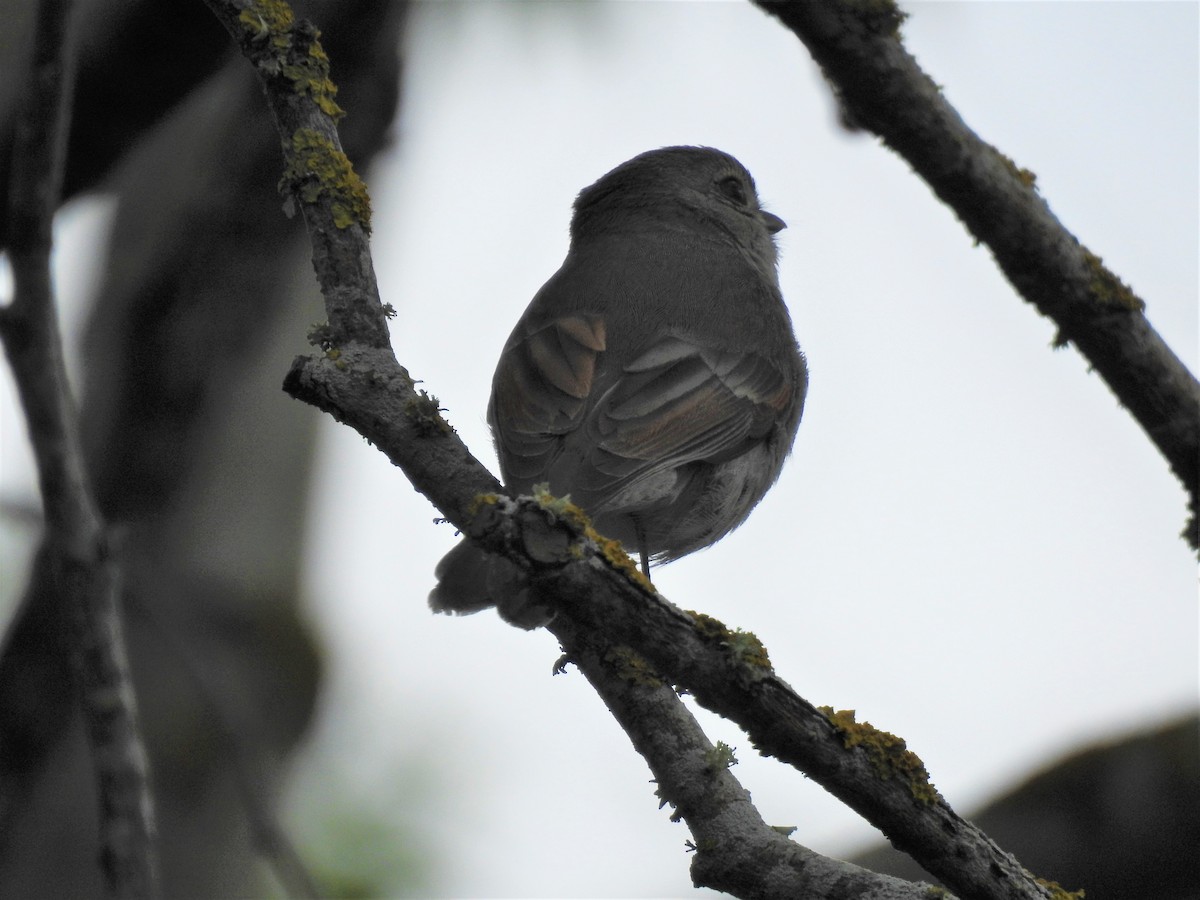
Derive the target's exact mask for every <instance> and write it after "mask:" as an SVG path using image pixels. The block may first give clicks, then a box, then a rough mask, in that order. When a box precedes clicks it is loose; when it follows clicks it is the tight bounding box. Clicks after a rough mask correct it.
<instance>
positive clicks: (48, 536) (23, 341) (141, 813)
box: [0, 0, 158, 900]
mask: <svg viewBox="0 0 1200 900" xmlns="http://www.w3.org/2000/svg"><path fill="white" fill-rule="evenodd" d="M70 11H71V4H70V2H69V0H41V2H40V3H39V4H38V10H37V19H36V32H35V39H34V51H33V60H32V68H31V73H30V74H31V78H30V81H29V87H28V90H27V91H26V93H25V95H24V105H23V109H22V111H21V113H20V115H19V116H18V117H17V126H16V133H15V136H14V140H13V162H12V171H11V179H12V180H11V185H10V191H9V208H8V209H7V210H6V213H7V222H8V223H9V234H10V236H11V241H10V244H9V255H10V259H11V261H12V268H13V279H14V288H15V290H14V295H13V301H12V303H11V304H10V305H9V306H8V307H5V308H3V309H0V340H3V343H4V348H5V351H6V353H7V355H8V359H9V363H10V365H11V366H12V369H13V375H14V378H15V381H16V385H17V392H18V395H19V396H20V398H21V404H22V406H23V408H24V411H25V418H26V421H27V422H28V426H29V434H30V440H31V443H32V444H33V450H34V457H35V460H36V463H37V469H38V479H39V484H40V487H41V495H42V503H43V507H44V517H45V534H44V537H43V547H42V551H43V552H44V553H45V554H46V555H47V557H48V560H49V563H50V567H51V570H52V572H53V584H54V588H55V592H56V594H57V598H58V600H57V602H60V603H64V604H67V605H68V608H69V610H70V619H71V621H72V624H73V635H72V637H73V641H72V645H73V646H72V662H73V671H74V673H75V678H76V681H77V683H78V688H79V695H80V703H81V706H82V709H83V714H84V720H85V722H86V725H87V733H88V737H89V740H90V742H91V748H92V762H93V767H94V770H95V773H96V780H97V785H98V789H99V791H98V793H99V801H100V815H99V820H100V848H101V849H100V865H101V869H102V871H103V874H104V881H105V885H106V888H107V891H108V893H109V895H110V896H112V897H115V898H121V900H125V898H130V900H133V898H139V900H140V898H149V897H156V896H158V865H157V860H156V855H155V848H154V816H153V806H152V798H151V794H150V787H149V779H148V767H147V763H146V755H145V749H144V747H143V745H142V741H141V735H140V733H139V731H138V725H137V713H136V704H135V701H134V694H133V687H132V684H131V681H130V677H129V664H128V661H127V657H126V652H125V645H124V640H123V637H122V631H121V620H120V614H119V610H118V602H117V601H118V596H119V580H120V579H119V574H118V572H117V569H116V566H115V565H114V563H113V561H112V556H111V554H110V552H109V547H108V542H107V540H106V536H105V531H104V524H103V522H102V521H101V520H100V517H99V514H98V513H97V511H96V506H95V503H94V501H93V499H92V495H91V491H90V488H89V485H88V481H87V477H86V474H85V472H84V468H83V462H82V459H83V457H82V453H81V449H80V441H79V433H78V421H77V417H76V414H75V409H74V404H73V403H72V401H71V397H70V393H69V389H68V386H67V380H66V371H65V367H64V364H63V351H62V339H61V336H60V333H59V326H58V318H57V313H56V311H55V308H54V298H53V288H52V283H51V278H50V250H51V225H52V222H53V216H54V209H55V206H56V205H57V200H58V195H59V186H60V182H61V177H62V175H61V173H62V161H63V155H64V148H65V143H66V127H67V110H68V109H69V106H70V102H69V100H70V85H71V78H70V75H69V71H68V68H69V56H70V54H69V53H68V51H67V47H68V40H67V36H68V27H67V26H68V20H69V17H70Z"/></svg>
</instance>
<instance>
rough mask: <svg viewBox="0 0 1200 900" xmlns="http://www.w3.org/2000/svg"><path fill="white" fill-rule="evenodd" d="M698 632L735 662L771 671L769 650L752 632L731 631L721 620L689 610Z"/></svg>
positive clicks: (736, 629) (737, 629)
mask: <svg viewBox="0 0 1200 900" xmlns="http://www.w3.org/2000/svg"><path fill="white" fill-rule="evenodd" d="M687 612H688V615H690V616H691V617H692V623H693V624H694V625H695V628H696V631H697V632H699V634H700V636H701V637H703V638H704V639H705V640H709V641H715V642H717V643H719V644H721V645H722V646H724V647H725V648H727V649H728V650H729V652H730V655H732V656H733V658H734V659H735V660H737V661H738V662H739V663H744V664H746V665H749V666H755V667H758V668H762V669H766V670H768V671H770V670H771V657H770V656H769V655H768V654H767V648H766V647H765V646H763V642H762V641H760V640H759V639H758V636H757V635H756V634H754V632H752V631H742V629H740V628H734V629H731V628H730V627H729V626H728V625H726V624H725V623H724V622H722V621H721V620H720V619H716V618H713V617H712V616H710V615H707V614H705V613H700V612H694V611H692V610H688V611H687Z"/></svg>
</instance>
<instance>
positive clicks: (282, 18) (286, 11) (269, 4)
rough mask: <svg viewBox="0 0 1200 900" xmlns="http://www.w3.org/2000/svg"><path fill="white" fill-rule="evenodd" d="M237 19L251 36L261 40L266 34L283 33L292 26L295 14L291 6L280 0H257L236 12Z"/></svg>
mask: <svg viewBox="0 0 1200 900" xmlns="http://www.w3.org/2000/svg"><path fill="white" fill-rule="evenodd" d="M238 21H239V22H241V24H242V27H243V28H245V29H246V31H247V32H249V33H250V36H251V37H252V38H255V39H258V40H261V39H263V38H265V37H266V36H267V35H268V34H271V35H280V34H283V33H285V32H286V31H287V30H288V29H289V28H291V27H292V22H294V21H295V16H293V15H292V8H291V7H290V6H288V5H287V4H286V3H283V2H281V0H258V2H256V3H254V4H252V5H251V6H250V7H249V8H248V9H243V10H242V11H241V12H240V13H239V14H238Z"/></svg>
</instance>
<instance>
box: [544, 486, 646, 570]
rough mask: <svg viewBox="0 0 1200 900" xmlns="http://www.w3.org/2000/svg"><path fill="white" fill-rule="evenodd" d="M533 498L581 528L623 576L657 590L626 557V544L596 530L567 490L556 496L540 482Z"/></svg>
mask: <svg viewBox="0 0 1200 900" xmlns="http://www.w3.org/2000/svg"><path fill="white" fill-rule="evenodd" d="M533 499H534V500H536V501H537V502H538V504H539V505H540V506H541V507H542V508H543V509H548V510H550V511H551V512H552V513H554V514H555V515H557V516H560V517H562V518H563V519H566V520H567V521H568V522H570V523H571V524H572V525H574V526H575V527H576V528H578V529H579V530H580V531H582V532H583V536H584V537H585V538H587V539H588V540H589V541H591V542H592V543H594V544H595V545H596V546H597V547H598V548H599V550H600V555H601V556H603V557H604V558H605V559H606V560H607V561H608V563H609V564H610V565H611V566H612V567H613V568H614V569H617V570H618V571H620V572H622V573H623V574H624V575H625V577H626V578H628V579H629V580H630V581H633V582H634V583H635V584H637V585H639V586H640V587H642V588H643V589H644V590H646V591H649V592H650V593H651V594H657V593H658V590H657V589H656V588H655V587H654V585H653V584H651V583H650V579H649V578H647V577H646V576H645V575H644V574H642V570H641V569H639V568H638V565H637V563H635V562H634V561H633V560H632V559H630V558H629V554H627V553H626V552H625V548H623V547H622V546H621V542H620V541H616V540H613V539H612V538H607V537H605V536H604V535H602V534H601V533H600V532H598V531H597V530H596V529H595V528H594V527H593V526H592V520H591V519H589V518H588V514H587V513H586V512H584V511H583V509H582V508H581V507H579V506H576V505H575V504H574V503H572V502H571V495H570V494H567V495H566V496H565V497H555V496H554V495H553V494H551V493H550V485H549V484H548V483H544V482H543V483H542V484H535V485H534V486H533Z"/></svg>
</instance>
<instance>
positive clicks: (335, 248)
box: [206, 0, 1049, 900]
mask: <svg viewBox="0 0 1200 900" xmlns="http://www.w3.org/2000/svg"><path fill="white" fill-rule="evenodd" d="M206 2H207V3H208V5H209V6H210V7H211V8H212V9H213V11H214V13H215V14H216V15H217V16H218V18H219V19H220V20H221V21H222V22H223V23H224V24H225V26H226V28H227V29H228V30H229V31H230V33H231V34H232V35H233V36H234V37H235V39H236V40H237V41H238V43H239V44H240V46H241V47H242V50H243V52H244V53H245V55H246V56H247V57H248V58H249V59H250V60H251V62H252V63H253V64H254V65H255V68H256V70H257V71H258V73H259V75H260V77H261V79H262V81H263V84H264V86H265V88H266V91H267V96H268V103H269V104H270V106H271V109H272V111H273V113H274V115H275V117H276V120H277V123H278V125H279V129H280V133H281V135H282V136H283V141H282V143H283V150H284V157H285V177H284V181H285V183H286V185H287V186H288V187H289V188H290V190H291V192H292V196H293V198H294V202H295V203H296V204H297V205H298V206H299V208H300V210H301V212H302V213H303V214H304V217H305V220H306V222H307V224H308V229H309V233H310V236H311V238H312V241H313V246H314V268H315V270H316V273H317V278H318V281H319V282H320V285H321V290H322V293H323V294H324V296H325V301H326V310H327V313H328V316H329V322H328V325H326V326H322V327H321V328H319V329H317V330H316V331H315V332H314V333H313V335H312V340H313V342H314V343H316V344H318V345H319V346H320V347H321V349H322V351H323V353H322V354H321V355H317V356H308V357H299V358H297V359H296V360H295V361H294V362H293V364H292V368H291V370H290V371H289V373H288V375H287V377H286V379H285V382H284V389H285V390H286V391H287V392H288V393H290V394H291V395H292V396H294V397H296V398H298V399H301V400H304V401H305V402H307V403H310V404H312V405H314V406H316V407H317V408H319V409H321V410H323V411H325V412H328V413H329V414H330V415H332V416H334V418H336V419H337V420H338V421H340V422H343V423H345V424H348V425H350V426H351V427H353V428H354V429H355V430H357V431H358V432H359V433H360V434H362V435H363V436H364V437H366V438H367V439H368V440H369V441H370V442H372V443H373V444H375V445H376V446H377V447H379V449H381V450H382V451H383V452H384V453H386V454H387V456H388V457H389V458H390V459H391V460H392V461H393V462H394V463H395V464H396V465H398V466H399V467H400V468H401V469H402V470H403V471H404V473H405V474H406V475H407V476H408V478H409V480H410V481H411V482H412V483H413V485H414V486H415V487H416V488H417V489H418V490H419V491H421V492H422V493H423V494H425V495H426V496H427V497H429V499H430V500H431V501H432V502H433V503H434V504H435V505H437V506H438V507H439V508H440V509H441V510H442V512H443V513H444V514H445V515H446V517H447V518H448V519H449V520H450V521H451V522H453V523H454V524H455V525H456V526H457V527H458V528H459V529H460V530H462V531H464V532H466V533H467V534H469V535H470V536H471V537H472V538H474V539H476V540H477V541H479V542H480V543H481V544H482V545H483V546H485V547H486V548H487V549H489V550H492V551H494V552H500V553H503V554H504V555H506V556H507V557H508V558H510V559H512V560H513V561H514V562H516V563H517V565H518V566H520V567H521V568H522V569H524V570H525V571H526V572H527V573H528V576H529V578H530V583H531V587H532V588H533V590H534V591H535V592H536V594H537V596H538V598H539V600H541V601H542V602H545V603H546V604H547V605H549V606H550V607H551V608H552V609H553V610H554V611H555V612H556V613H557V617H556V618H555V619H554V621H553V622H552V623H551V628H552V630H553V631H554V632H555V634H556V635H558V636H559V638H560V640H561V641H562V642H563V645H564V647H565V649H566V652H567V654H568V657H569V658H572V659H576V660H577V661H579V663H580V665H581V667H583V668H584V671H585V673H586V674H587V676H588V678H589V679H590V680H593V683H594V684H595V685H596V687H597V690H599V691H600V692H601V694H602V695H603V696H604V697H605V699H606V700H608V701H610V705H614V706H615V707H616V708H615V709H614V713H615V714H616V715H617V717H618V718H619V719H620V720H621V721H622V724H623V725H625V726H626V729H627V731H628V732H629V734H630V736H631V738H632V739H633V741H634V743H635V745H636V746H637V748H638V750H639V751H640V752H642V753H643V755H645V756H646V758H647V760H648V762H649V764H650V766H651V769H652V770H653V771H654V772H655V773H656V774H657V775H658V776H659V782H660V792H661V795H662V797H663V799H665V800H667V801H668V802H672V803H674V804H675V805H676V807H677V808H678V809H679V810H680V812H681V814H683V815H684V817H685V818H687V819H688V822H689V825H690V826H692V827H693V829H694V834H695V835H696V837H697V842H698V845H699V849H700V853H699V854H698V856H697V862H696V866H695V867H694V870H693V872H694V877H695V878H696V879H697V881H698V882H702V883H709V884H714V885H719V886H721V887H722V888H723V889H733V888H734V886H736V887H737V890H739V891H744V892H745V894H744V895H745V896H775V895H776V894H774V893H772V891H773V890H775V889H776V888H775V887H774V886H775V885H778V886H779V887H778V890H779V891H780V892H781V893H779V894H778V895H780V896H782V895H784V893H783V892H790V893H791V895H795V891H794V890H793V889H794V888H795V887H796V885H798V884H800V883H801V882H799V881H793V880H790V879H792V878H801V877H803V875H802V874H800V873H799V872H798V871H797V869H799V868H806V867H808V866H810V865H815V864H814V863H812V862H811V860H810V859H809V857H808V856H806V854H807V853H809V851H805V850H804V849H803V848H799V847H796V848H795V849H792V847H793V845H791V844H790V843H787V842H781V839H780V836H778V835H776V834H775V833H774V832H772V831H770V830H769V829H765V828H764V827H763V825H762V822H761V819H760V818H758V816H757V814H756V813H754V814H752V815H751V814H749V813H748V812H747V810H748V809H749V808H750V807H749V803H748V801H746V800H745V799H744V794H742V793H739V792H740V790H741V789H740V787H739V786H736V782H735V781H732V778H731V777H730V778H729V779H728V780H725V778H724V776H718V775H717V770H718V769H720V768H721V767H720V766H716V765H714V764H713V762H712V750H711V747H710V746H709V745H708V743H707V741H706V740H704V739H703V737H702V736H697V735H696V734H695V733H694V731H695V723H694V720H693V721H692V722H691V724H690V725H689V724H686V720H687V719H690V716H688V715H687V713H686V710H683V709H682V707H681V705H680V701H679V700H678V698H677V697H675V695H674V692H673V691H672V690H671V689H670V688H669V687H667V685H671V684H674V685H678V686H679V687H680V688H682V689H685V690H687V691H688V692H690V693H692V694H694V695H695V696H696V699H697V700H698V701H699V702H700V703H701V704H702V705H704V706H707V707H708V708H710V709H712V710H714V711H716V712H718V713H720V714H722V715H725V716H727V717H729V718H731V719H733V720H734V721H736V722H737V723H738V724H739V725H741V726H742V727H743V728H744V729H745V730H746V731H747V733H748V734H750V736H751V738H752V739H753V740H754V742H755V744H756V745H757V746H758V747H759V748H760V750H761V751H762V752H764V753H767V754H770V755H774V756H777V757H778V758H780V759H781V760H784V761H786V762H789V763H791V764H793V765H795V766H797V767H798V768H800V769H802V770H803V771H804V772H806V773H807V774H809V775H810V776H811V777H813V778H814V780H817V781H818V782H820V783H821V784H822V785H824V786H825V787H826V788H827V789H829V790H830V791H831V792H833V793H834V794H836V795H837V796H839V797H840V798H842V799H843V800H845V801H846V802H847V803H849V804H850V805H851V806H852V807H853V808H855V809H856V810H858V811H859V812H861V813H862V814H863V815H864V816H866V817H867V818H868V819H869V820H870V821H872V822H873V823H874V824H876V825H877V826H879V827H880V828H881V829H882V830H883V831H884V832H885V833H886V834H887V835H888V836H889V837H890V838H891V839H892V840H893V841H894V842H895V843H897V845H899V846H901V847H902V848H904V849H905V850H906V851H908V852H910V853H912V854H913V855H914V857H915V858H917V859H918V860H919V861H920V862H921V864H922V865H924V866H925V867H926V868H927V869H929V871H931V872H933V873H934V874H935V875H937V876H938V877H939V878H941V879H943V880H944V881H945V882H946V883H947V884H948V885H950V886H951V887H952V888H953V889H955V890H958V891H960V892H961V893H962V894H964V895H966V896H970V897H978V898H995V900H1000V898H1005V900H1012V898H1044V897H1046V896H1049V893H1048V890H1047V889H1046V888H1044V887H1043V886H1042V885H1041V884H1039V883H1038V882H1037V881H1036V879H1034V878H1033V876H1032V875H1030V874H1029V873H1028V872H1026V871H1024V870H1023V869H1022V868H1021V866H1020V865H1019V864H1018V863H1017V862H1016V861H1015V860H1014V859H1013V858H1012V857H1011V856H1010V855H1008V854H1006V853H1004V852H1003V851H1001V850H1000V849H999V848H998V847H996V845H995V844H994V843H993V842H992V841H990V840H989V839H988V838H987V837H986V835H983V834H982V833H981V832H979V831H978V829H976V828H974V827H973V826H971V825H970V824H969V823H967V822H965V821H963V820H962V819H961V818H959V817H958V816H957V815H956V814H955V813H954V812H953V810H951V809H950V808H949V806H948V805H947V804H946V803H945V801H944V800H943V799H942V798H941V797H940V795H938V794H937V792H936V790H934V789H933V787H932V785H930V784H929V781H928V777H927V775H926V773H925V770H924V767H923V766H922V765H921V763H920V760H919V759H917V758H916V757H915V756H914V755H913V754H911V753H909V752H908V751H907V750H906V748H905V747H904V744H903V741H901V740H899V739H898V738H895V737H893V736H892V735H888V734H886V733H883V732H879V731H876V730H875V729H873V728H871V727H870V726H868V725H866V724H865V723H864V724H859V723H855V722H854V719H853V715H852V714H849V713H834V712H833V711H832V710H819V709H817V708H815V707H813V706H812V705H811V704H809V703H807V702H806V701H804V700H803V699H801V698H800V697H798V696H797V695H796V694H795V693H794V692H793V691H792V690H791V689H790V688H789V687H788V686H787V685H786V684H785V683H784V682H783V681H782V680H781V679H779V678H778V677H777V676H776V675H775V674H774V672H773V670H772V669H771V667H770V663H769V661H768V659H767V656H766V651H765V650H764V649H763V647H762V645H761V644H760V643H759V642H758V640H757V639H756V638H754V637H753V636H752V635H747V634H743V633H741V632H736V631H730V630H729V629H727V628H725V626H723V625H722V624H721V623H719V622H716V621H715V620H713V619H711V618H709V617H707V616H703V615H699V614H695V613H687V612H684V611H682V610H680V609H678V608H676V607H674V606H672V605H671V604H669V603H667V602H666V601H665V600H663V599H661V598H659V597H658V596H657V595H656V594H654V593H652V591H653V589H652V588H649V587H648V586H647V585H646V584H645V583H644V581H638V580H637V579H636V576H634V577H630V574H629V573H630V572H631V571H632V569H633V567H632V565H631V563H630V561H629V560H628V558H627V557H625V556H624V554H623V553H621V552H620V549H619V545H614V544H613V543H612V542H609V541H606V540H605V539H603V538H602V537H600V536H599V535H596V534H595V533H594V532H592V531H590V529H588V526H587V525H586V521H585V520H584V519H583V518H582V517H581V515H580V514H579V513H578V511H577V510H575V509H574V508H573V507H570V506H569V504H563V503H561V502H560V501H553V500H552V499H550V500H547V499H546V498H539V499H531V498H521V499H520V500H515V501H514V500H512V499H511V498H508V497H506V496H505V495H504V494H503V493H502V489H501V486H500V485H499V483H498V482H497V481H496V479H495V478H494V477H493V476H492V475H491V474H490V473H489V472H488V471H487V469H486V468H485V467H484V466H482V465H481V464H480V463H479V462H478V460H476V459H475V458H474V457H472V456H471V455H470V453H469V452H468V451H467V449H466V448H465V447H464V446H463V445H462V443H461V441H459V440H458V438H457V436H456V435H455V434H454V431H453V429H452V428H451V427H450V426H449V425H448V424H447V423H446V422H445V421H444V420H443V419H442V418H441V416H440V414H439V410H438V402H437V400H436V398H433V397H430V396H428V395H426V394H425V393H424V392H423V391H417V390H416V389H415V387H414V382H413V380H412V378H411V377H410V376H409V375H408V373H407V371H405V370H404V369H403V368H402V367H401V366H400V365H399V363H398V362H397V361H396V358H395V356H394V355H393V353H392V351H391V349H390V346H389V340H388V333H387V328H386V322H385V319H384V307H383V306H382V304H381V303H380V300H379V297H378V288H377V286H376V282H375V278H374V274H373V271H372V269H371V260H370V254H369V247H368V240H367V238H368V230H369V223H368V220H367V215H366V204H365V191H361V186H360V183H359V182H357V178H356V177H355V176H353V173H352V172H347V170H346V167H345V166H344V164H343V162H342V160H343V159H344V156H342V155H341V151H340V146H339V144H338V138H337V132H336V127H335V124H334V119H335V117H336V115H337V109H336V104H333V103H332V96H333V93H332V91H333V89H332V84H331V83H329V80H328V73H327V69H325V68H321V69H320V70H319V71H315V72H314V71H312V70H311V69H305V68H304V67H305V66H311V65H312V60H314V59H315V60H319V61H320V60H323V59H324V54H323V53H322V52H321V51H320V48H319V45H318V44H317V43H316V33H315V31H314V30H313V29H312V27H311V26H310V25H307V24H306V23H294V22H293V21H292V19H291V16H290V14H288V15H282V14H281V13H280V10H281V8H282V5H281V4H277V3H272V4H270V5H269V6H268V5H267V4H264V3H256V2H252V0H206ZM321 65H322V67H324V63H323V62H322V64H321ZM359 197H361V201H362V202H361V203H360V202H359V201H358V199H355V198H359ZM483 495H489V496H488V499H489V500H490V501H491V502H487V503H480V502H479V501H480V498H481V496H483ZM600 636H603V638H602V640H601V638H600ZM602 641H603V642H602ZM621 645H625V646H627V647H629V648H631V651H632V655H630V654H629V653H626V652H625V651H613V650H612V648H613V647H620V646H621ZM613 652H617V656H616V657H614V656H613V655H612V654H613ZM638 659H644V660H648V661H649V664H650V666H651V667H652V669H653V671H652V672H651V673H650V674H649V676H648V677H649V678H650V679H651V680H653V681H655V682H658V681H659V678H660V676H659V675H658V674H656V673H662V675H661V681H662V684H660V685H658V686H657V687H656V689H655V690H649V686H647V685H639V684H638V681H637V678H636V677H633V678H632V683H630V682H631V675H630V672H629V671H628V670H629V667H630V666H631V665H632V666H633V667H634V668H635V670H636V668H637V666H638V663H637V662H636V660H638ZM643 688H645V689H646V690H643ZM665 721H670V722H671V723H672V726H671V729H670V730H669V733H660V727H661V725H662V723H663V722H665ZM681 752H682V753H683V758H682V759H676V758H675V757H676V756H677V755H679V754H680V753H681ZM721 771H724V770H723V769H721ZM725 775H728V773H727V772H726V773H725ZM714 779H716V780H719V783H714ZM710 788H712V789H713V790H715V791H716V793H715V794H712V795H711V796H710V795H709V793H708V791H709V789H710ZM714 838H717V839H716V842H715V843H712V841H713V839H714ZM785 844H786V846H785ZM764 861H765V862H764ZM825 862H826V863H828V864H829V865H838V864H836V863H833V862H832V861H825ZM763 865H766V866H767V868H766V869H765V870H763V869H761V868H759V867H761V866H763ZM747 870H755V871H747ZM814 871H815V870H814ZM839 877H841V878H844V879H849V881H848V882H847V883H854V884H858V885H860V891H859V895H870V896H889V895H886V894H883V893H879V894H872V893H870V892H871V891H874V890H880V891H882V890H884V889H885V887H886V889H891V888H893V887H895V883H894V882H886V883H885V882H882V881H878V880H876V881H871V882H870V886H868V883H867V882H866V881H861V880H860V881H854V879H866V878H867V876H865V875H863V874H862V872H861V870H857V869H853V868H841V869H840V870H839ZM747 879H748V880H747ZM775 879H779V880H778V881H776V880H775ZM814 884H815V882H812V883H809V885H810V887H812V885H814ZM897 889H898V890H909V888H897ZM760 892H765V893H760ZM864 892H866V893H865V894H864ZM810 895H812V894H810ZM911 895H912V894H911V893H908V894H897V895H895V896H911ZM837 896H842V895H841V894H838V895H837Z"/></svg>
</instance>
